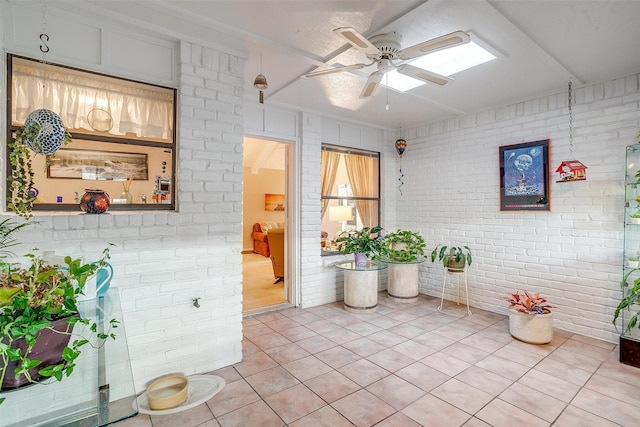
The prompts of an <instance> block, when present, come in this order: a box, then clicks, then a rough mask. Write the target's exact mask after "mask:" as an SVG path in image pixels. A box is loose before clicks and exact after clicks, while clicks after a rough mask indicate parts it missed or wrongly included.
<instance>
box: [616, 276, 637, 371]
mask: <svg viewBox="0 0 640 427" xmlns="http://www.w3.org/2000/svg"><path fill="white" fill-rule="evenodd" d="M639 273H640V268H633V269H631V270H629V271H627V272H626V273H625V275H624V277H623V278H622V282H620V286H621V288H622V291H623V294H622V299H621V300H620V302H619V303H618V306H617V307H616V309H615V311H614V314H613V324H614V326H615V327H616V329H618V321H619V320H621V326H622V328H621V334H620V345H619V360H620V362H622V363H625V364H627V365H631V366H635V367H636V368H640V276H638V274H639ZM632 276H633V281H632V282H629V280H630V279H631V278H632ZM625 289H626V290H625Z"/></svg>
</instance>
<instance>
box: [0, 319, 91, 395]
mask: <svg viewBox="0 0 640 427" xmlns="http://www.w3.org/2000/svg"><path fill="white" fill-rule="evenodd" d="M75 316H78V315H77V314H76V315H75ZM50 328H51V329H50ZM50 328H45V329H43V330H41V331H40V332H39V335H38V339H37V341H36V343H35V345H34V346H33V348H32V349H31V351H30V352H29V353H28V355H27V356H28V357H29V359H31V360H40V361H41V363H40V364H39V365H38V366H36V367H35V368H32V369H30V370H29V375H30V376H31V380H32V381H31V382H37V381H38V380H39V379H40V374H39V373H38V371H39V370H40V369H42V368H46V367H47V366H51V365H57V364H59V363H62V362H64V360H63V358H62V351H63V350H64V348H65V347H66V346H67V345H68V344H69V339H70V338H71V332H72V331H73V327H72V326H71V325H69V324H68V323H67V318H66V317H65V318H62V319H57V320H54V321H52V322H51V327H50ZM2 342H3V343H4V342H5V339H2ZM11 347H12V348H19V349H20V350H21V351H22V353H23V354H24V353H25V352H26V351H27V347H28V345H27V342H26V341H25V339H24V338H19V339H17V340H15V341H14V342H13V343H12V345H11ZM1 362H2V360H1V359H0V366H2V365H1ZM19 363H20V361H19V360H9V361H8V364H7V369H6V372H7V375H5V377H4V380H3V381H2V387H1V388H0V389H1V390H13V389H16V388H19V387H22V386H25V385H28V384H30V383H31V382H30V381H29V380H28V379H27V378H26V377H25V376H24V375H20V376H19V377H18V378H17V379H16V377H15V375H13V372H14V369H15V368H16V367H17V366H18V364H19Z"/></svg>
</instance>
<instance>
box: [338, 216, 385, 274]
mask: <svg viewBox="0 0 640 427" xmlns="http://www.w3.org/2000/svg"><path fill="white" fill-rule="evenodd" d="M381 231H382V227H380V226H376V227H372V228H369V227H364V228H362V229H361V230H357V231H355V230H354V231H343V232H342V233H340V237H338V238H337V239H336V244H337V245H338V250H340V251H342V253H344V254H354V258H355V262H356V266H358V267H363V266H365V265H366V263H367V259H377V258H381V257H382V256H384V255H385V253H386V246H385V243H384V242H385V240H384V237H382V235H381V234H380V232H381Z"/></svg>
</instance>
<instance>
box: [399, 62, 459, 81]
mask: <svg viewBox="0 0 640 427" xmlns="http://www.w3.org/2000/svg"><path fill="white" fill-rule="evenodd" d="M398 72H399V73H400V74H404V75H405V76H409V77H413V78H414V79H418V80H422V81H423V82H427V83H433V84H437V85H439V86H446V85H448V84H449V83H451V82H452V81H453V79H452V78H450V77H447V76H442V75H440V74H436V73H432V72H431V71H427V70H424V69H422V68H418V67H415V66H413V65H409V64H404V65H400V66H399V67H398Z"/></svg>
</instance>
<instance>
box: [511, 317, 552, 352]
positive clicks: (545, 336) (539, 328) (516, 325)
mask: <svg viewBox="0 0 640 427" xmlns="http://www.w3.org/2000/svg"><path fill="white" fill-rule="evenodd" d="M509 332H510V333H511V336H512V337H514V338H516V339H519V340H520V341H524V342H526V343H530V344H547V343H549V342H551V340H552V339H553V314H552V313H547V314H527V313H521V312H519V311H517V310H513V309H509Z"/></svg>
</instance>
